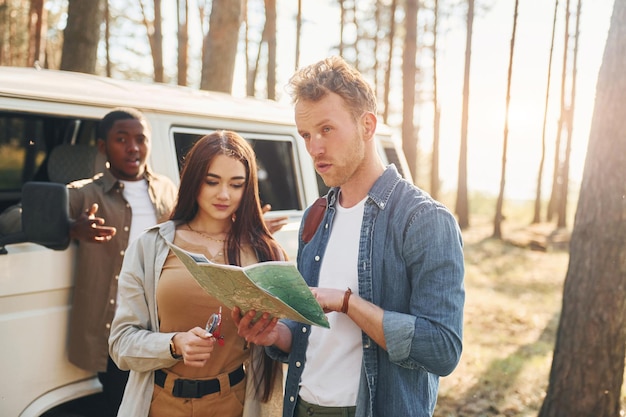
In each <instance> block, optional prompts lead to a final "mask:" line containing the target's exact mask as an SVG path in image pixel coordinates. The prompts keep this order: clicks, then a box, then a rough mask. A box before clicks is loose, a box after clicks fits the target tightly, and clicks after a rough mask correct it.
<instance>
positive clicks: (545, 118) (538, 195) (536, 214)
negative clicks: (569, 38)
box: [532, 0, 559, 223]
mask: <svg viewBox="0 0 626 417" xmlns="http://www.w3.org/2000/svg"><path fill="white" fill-rule="evenodd" d="M558 10H559V0H556V1H555V2H554V16H553V17H552V38H551V39H550V59H549V60H548V83H547V85H546V101H545V104H544V109H543V125H542V128H541V160H540V161H539V173H538V174H537V192H536V194H535V210H534V214H533V221H532V222H533V223H539V222H541V183H542V182H543V168H544V164H545V161H546V124H547V121H548V103H549V98H550V79H551V78H552V57H553V55H554V35H555V33H556V16H557V11H558Z"/></svg>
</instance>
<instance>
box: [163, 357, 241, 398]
mask: <svg viewBox="0 0 626 417" xmlns="http://www.w3.org/2000/svg"><path fill="white" fill-rule="evenodd" d="M245 376H246V373H245V371H244V370H243V365H241V366H240V367H239V368H237V369H235V370H234V371H232V372H231V373H229V374H228V381H229V382H230V386H231V387H232V386H235V385H237V384H238V383H240V382H241V381H243V379H244V377H245ZM166 378H167V373H165V372H164V371H162V370H161V369H157V370H156V371H154V383H155V384H157V385H158V386H160V387H161V388H164V387H165V379H166ZM219 391H220V381H219V380H218V379H217V378H214V379H182V378H178V379H176V380H174V388H172V395H173V396H174V397H178V398H202V397H204V396H205V395H208V394H214V393H216V392H219Z"/></svg>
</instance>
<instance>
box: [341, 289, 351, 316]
mask: <svg viewBox="0 0 626 417" xmlns="http://www.w3.org/2000/svg"><path fill="white" fill-rule="evenodd" d="M351 295H352V290H351V289H350V287H348V289H347V290H346V292H345V293H343V303H341V312H342V313H343V314H347V313H348V301H349V300H350V296H351Z"/></svg>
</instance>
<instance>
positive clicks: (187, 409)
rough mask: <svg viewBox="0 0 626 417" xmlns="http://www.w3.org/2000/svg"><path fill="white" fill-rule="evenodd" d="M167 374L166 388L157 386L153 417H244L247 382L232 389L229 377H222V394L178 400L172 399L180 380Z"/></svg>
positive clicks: (152, 407) (151, 408)
mask: <svg viewBox="0 0 626 417" xmlns="http://www.w3.org/2000/svg"><path fill="white" fill-rule="evenodd" d="M164 371H165V372H166V373H167V378H166V379H165V386H164V387H163V388H161V387H160V386H158V385H157V384H154V393H153V394H152V403H151V404H150V413H149V417H240V416H241V415H242V414H243V403H244V400H245V394H246V378H244V379H243V381H241V382H240V383H238V384H237V385H235V386H233V387H231V386H230V383H229V381H228V374H221V375H219V376H218V379H219V381H220V388H221V391H220V392H216V393H214V394H208V395H205V396H204V397H202V398H178V397H174V396H173V395H172V389H173V387H174V380H175V379H176V378H178V376H177V375H176V374H172V373H170V372H169V371H167V370H165V369H164Z"/></svg>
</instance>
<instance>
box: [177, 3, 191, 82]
mask: <svg viewBox="0 0 626 417" xmlns="http://www.w3.org/2000/svg"><path fill="white" fill-rule="evenodd" d="M176 16H177V19H176V20H177V21H178V31H177V34H178V60H177V61H178V71H177V72H178V85H187V69H188V66H189V65H188V62H189V54H188V51H189V3H188V2H187V0H176Z"/></svg>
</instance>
